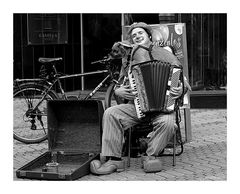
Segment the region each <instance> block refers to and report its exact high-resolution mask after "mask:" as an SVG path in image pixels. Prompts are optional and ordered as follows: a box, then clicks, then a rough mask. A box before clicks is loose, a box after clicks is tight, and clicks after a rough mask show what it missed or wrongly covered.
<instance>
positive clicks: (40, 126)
mask: <svg viewBox="0 0 240 194" xmlns="http://www.w3.org/2000/svg"><path fill="white" fill-rule="evenodd" d="M61 61H62V58H61V57H59V58H39V62H40V63H42V66H41V68H40V78H36V79H16V80H14V94H13V98H14V119H15V120H17V121H14V130H13V132H14V133H13V137H14V139H16V140H18V141H20V142H23V143H26V144H30V143H40V142H42V141H44V140H46V139H47V126H46V125H47V101H48V100H56V99H64V100H68V99H71V96H67V95H66V94H65V91H64V89H63V86H62V83H61V81H60V80H62V79H67V78H74V77H82V76H87V75H95V74H103V73H107V76H106V77H105V78H104V79H103V80H102V81H101V82H100V83H99V84H98V85H97V86H96V87H95V88H94V89H93V90H92V91H91V92H89V93H88V94H87V95H86V96H85V97H84V98H81V92H79V95H78V97H77V99H78V100H79V99H82V100H88V99H91V98H92V97H93V96H94V95H95V93H96V92H97V91H98V90H99V89H100V88H101V87H102V86H103V85H104V84H105V83H106V82H107V80H108V81H110V84H109V86H108V89H107V91H106V94H105V100H104V105H105V108H107V107H109V106H111V105H112V104H111V103H112V102H111V101H112V97H113V96H114V95H113V88H114V86H115V84H117V83H118V81H117V79H118V76H119V66H118V65H117V64H116V63H113V60H112V59H109V58H106V57H105V58H104V59H102V60H98V61H95V62H92V64H95V63H102V64H105V65H106V69H105V70H98V71H93V72H87V73H81V74H72V75H62V74H61V73H59V72H58V71H57V68H56V65H57V64H59V63H61ZM55 86H57V87H58V88H59V90H60V94H61V97H60V96H59V94H58V93H57V92H56V91H55V90H54V87H55Z"/></svg>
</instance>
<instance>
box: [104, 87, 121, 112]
mask: <svg viewBox="0 0 240 194" xmlns="http://www.w3.org/2000/svg"><path fill="white" fill-rule="evenodd" d="M114 86H115V84H114V83H111V84H110V85H109V87H108V89H107V91H106V95H105V102H104V104H105V109H107V108H109V107H111V106H114V105H117V104H122V103H124V101H123V100H122V99H121V98H119V97H118V96H116V95H115V94H114Z"/></svg>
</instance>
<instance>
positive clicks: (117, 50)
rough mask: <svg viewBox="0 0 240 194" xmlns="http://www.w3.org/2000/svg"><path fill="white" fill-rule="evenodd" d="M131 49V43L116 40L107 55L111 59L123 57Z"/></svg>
mask: <svg viewBox="0 0 240 194" xmlns="http://www.w3.org/2000/svg"><path fill="white" fill-rule="evenodd" d="M131 50H132V45H131V44H130V43H129V42H127V41H123V42H116V43H114V45H113V46H112V50H111V52H110V53H109V57H110V58H112V59H123V58H126V57H127V56H128V55H129V54H130V53H131Z"/></svg>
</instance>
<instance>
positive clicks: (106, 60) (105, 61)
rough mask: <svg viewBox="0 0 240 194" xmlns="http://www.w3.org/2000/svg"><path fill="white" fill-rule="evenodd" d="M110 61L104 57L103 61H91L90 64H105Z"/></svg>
mask: <svg viewBox="0 0 240 194" xmlns="http://www.w3.org/2000/svg"><path fill="white" fill-rule="evenodd" d="M111 60H112V59H111V58H109V57H104V58H103V59H101V60H97V61H93V62H91V64H96V63H107V62H109V61H111Z"/></svg>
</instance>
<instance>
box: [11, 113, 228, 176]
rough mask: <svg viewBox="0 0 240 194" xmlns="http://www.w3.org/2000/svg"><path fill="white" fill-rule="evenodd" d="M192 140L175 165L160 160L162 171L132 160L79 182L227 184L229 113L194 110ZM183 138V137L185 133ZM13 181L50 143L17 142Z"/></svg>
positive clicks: (186, 145) (192, 114)
mask: <svg viewBox="0 0 240 194" xmlns="http://www.w3.org/2000/svg"><path fill="white" fill-rule="evenodd" d="M191 126H192V141H191V142H189V143H185V144H184V152H183V154H182V155H180V156H177V160H176V166H175V167H173V166H172V157H161V158H162V160H163V170H162V171H161V172H158V173H145V172H144V171H143V169H141V167H140V158H131V165H130V167H128V168H126V170H125V171H124V172H115V173H112V174H110V175H104V176H95V175H91V174H89V175H87V176H84V177H82V178H79V179H78V180H79V181H110V180H111V181H141V180H144V181H154V180H158V181H176V180H179V181H188V180H198V181H225V180H227V110H226V109H192V110H191ZM182 133H183V136H184V132H182ZM13 145H14V147H13V151H14V152H13V153H14V156H13V159H14V163H13V179H14V180H29V179H19V178H17V177H16V173H15V171H16V170H17V169H18V168H20V167H22V166H23V165H24V164H26V163H28V162H30V161H31V160H33V159H35V158H36V157H37V156H39V155H41V154H42V153H44V152H46V151H47V149H48V145H47V141H45V142H42V143H39V144H29V145H27V144H23V143H21V142H18V141H16V140H14V144H13Z"/></svg>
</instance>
